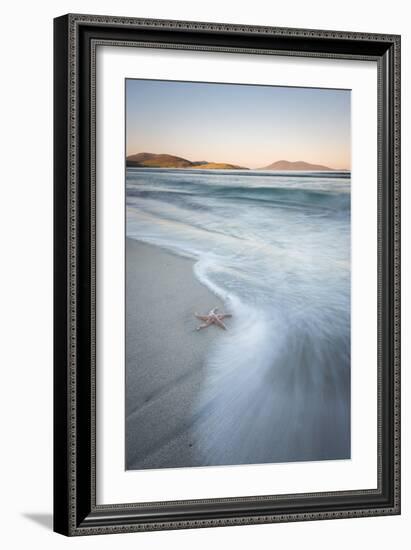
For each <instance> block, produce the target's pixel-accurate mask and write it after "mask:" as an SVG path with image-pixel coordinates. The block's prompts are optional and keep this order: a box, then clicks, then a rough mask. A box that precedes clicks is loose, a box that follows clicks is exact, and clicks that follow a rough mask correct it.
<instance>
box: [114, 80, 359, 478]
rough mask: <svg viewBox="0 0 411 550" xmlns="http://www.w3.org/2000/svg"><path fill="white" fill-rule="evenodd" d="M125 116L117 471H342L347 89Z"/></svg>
mask: <svg viewBox="0 0 411 550" xmlns="http://www.w3.org/2000/svg"><path fill="white" fill-rule="evenodd" d="M125 99H126V108H125V128H126V131H125V150H126V155H125V187H126V205H125V208H126V226H125V232H126V254H125V257H126V260H125V261H126V266H125V267H126V292H125V315H126V319H125V321H126V342H125V356H126V367H125V368H126V372H125V469H126V470H147V469H161V468H189V467H190V468H191V467H213V466H214V467H216V466H236V465H238V466H240V465H247V464H262V465H263V464H273V463H284V462H306V461H324V460H348V459H350V458H351V420H350V419H351V406H350V396H351V384H350V371H351V359H350V350H351V337H350V333H351V322H350V317H351V92H350V90H345V89H325V88H304V87H287V86H269V85H250V84H236V83H228V84H226V83H209V82H184V81H166V80H147V79H126V80H125Z"/></svg>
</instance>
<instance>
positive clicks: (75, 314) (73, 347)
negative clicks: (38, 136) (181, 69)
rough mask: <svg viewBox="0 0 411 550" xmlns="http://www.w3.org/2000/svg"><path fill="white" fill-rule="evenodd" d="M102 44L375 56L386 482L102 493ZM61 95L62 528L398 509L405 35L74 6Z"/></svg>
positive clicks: (69, 531) (59, 52)
mask: <svg viewBox="0 0 411 550" xmlns="http://www.w3.org/2000/svg"><path fill="white" fill-rule="evenodd" d="M100 44H111V45H128V46H135V47H158V48H181V49H190V50H206V51H211V50H212V51H223V52H233V53H236V52H241V53H254V54H267V55H268V54H270V55H279V54H281V55H290V56H291V55H294V56H303V57H314V56H315V57H328V58H337V59H341V58H349V59H358V60H374V61H376V62H377V64H378V114H377V113H376V116H378V373H379V374H378V387H379V388H378V427H377V428H378V462H379V463H378V478H379V479H378V488H377V489H375V490H355V491H344V492H335V493H316V494H291V495H281V496H275V495H274V496H270V495H267V496H258V497H238V498H225V499H221V498H219V499H210V500H207V501H205V500H195V501H180V502H156V503H148V504H147V503H146V504H138V503H137V504H120V505H113V506H110V505H96V499H95V487H96V476H95V458H96V455H95V399H96V395H95V375H96V372H95V313H96V311H95V277H96V271H95V245H96V230H95V192H96V189H95V140H94V138H95V76H96V75H95V69H96V67H95V53H96V48H97V47H98V45H100ZM54 102H55V103H54V135H55V138H54V212H55V214H54V216H55V217H54V239H55V245H54V246H55V248H54V258H55V260H54V273H55V275H54V282H55V297H54V304H55V305H54V308H55V309H54V315H55V331H54V350H55V351H54V530H55V531H57V532H59V533H62V534H64V535H69V536H73V535H90V534H99V533H119V532H131V531H144V530H160V529H182V528H191V527H212V526H225V525H238V524H255V523H269V522H283V521H297V520H314V519H330V518H348V517H362V516H377V515H390V514H399V513H400V225H399V224H400V37H399V36H396V35H382V34H365V33H350V32H336V31H320V30H304V29H285V28H273V27H251V26H246V25H226V24H216V23H198V22H186V21H163V20H149V19H134V18H125V17H105V16H93V15H72V14H70V15H65V16H62V17H59V18H57V19H55V20H54ZM136 497H138V496H137V495H136Z"/></svg>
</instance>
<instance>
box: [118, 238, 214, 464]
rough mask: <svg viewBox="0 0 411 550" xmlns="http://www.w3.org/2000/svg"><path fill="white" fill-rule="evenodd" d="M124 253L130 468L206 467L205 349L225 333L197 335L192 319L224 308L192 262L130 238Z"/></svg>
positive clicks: (127, 437)
mask: <svg viewBox="0 0 411 550" xmlns="http://www.w3.org/2000/svg"><path fill="white" fill-rule="evenodd" d="M126 247H127V248H126V287H127V290H126V294H127V301H126V330H127V338H126V468H127V469H144V468H165V467H168V468H175V467H186V466H201V465H203V463H202V462H201V458H200V457H196V456H195V454H194V451H193V447H192V445H193V443H192V440H193V435H194V434H193V431H192V430H193V426H194V422H193V414H194V413H193V409H194V404H195V399H196V396H197V395H198V392H199V389H200V386H201V381H202V379H203V376H204V358H205V356H206V353H207V350H208V348H209V347H210V345H212V343H213V342H215V341H216V338H219V337H221V335H222V334H224V332H223V331H222V330H221V329H219V328H218V327H216V326H215V325H212V326H210V327H208V328H207V329H205V330H201V331H199V332H198V331H197V330H196V327H197V326H198V325H199V324H200V321H198V320H197V319H196V318H195V317H194V313H195V312H199V313H205V312H208V311H209V310H210V309H212V308H213V307H221V308H223V306H222V303H221V301H220V300H219V299H218V298H217V297H216V296H214V295H213V294H212V293H211V292H210V291H209V290H208V289H207V288H206V287H204V286H203V285H202V284H201V283H199V282H198V280H197V279H196V278H195V276H194V273H193V262H192V261H191V260H189V259H185V258H181V257H178V256H175V255H173V254H171V253H169V252H167V251H165V250H163V249H161V248H158V247H155V246H151V245H147V244H144V243H141V242H139V241H136V240H133V239H129V238H128V239H127V244H126Z"/></svg>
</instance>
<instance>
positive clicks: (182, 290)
mask: <svg viewBox="0 0 411 550" xmlns="http://www.w3.org/2000/svg"><path fill="white" fill-rule="evenodd" d="M54 32H55V39H54V48H55V52H54V53H55V66H54V67H55V75H54V77H55V80H54V82H55V91H54V108H55V148H54V170H55V172H54V182H55V194H54V198H55V206H54V211H55V300H54V303H55V362H54V426H55V429H54V529H55V531H57V532H59V533H62V534H65V535H69V536H72V535H89V534H104V533H120V532H131V531H143V530H159V529H180V528H191V527H193V528H194V527H210V526H224V525H237V524H255V523H267V522H284V521H298V520H314V519H330V518H349V517H361V516H381V515H390V514H399V513H400V264H399V262H400V228H399V220H400V37H399V36H393V35H381V34H363V33H351V32H337V31H319V30H304V29H285V28H272V27H251V26H244V25H239V26H237V25H225V24H215V23H198V22H183V21H163V20H147V19H135V18H124V17H103V16H92V15H65V16H62V17H59V18H57V19H55V21H54Z"/></svg>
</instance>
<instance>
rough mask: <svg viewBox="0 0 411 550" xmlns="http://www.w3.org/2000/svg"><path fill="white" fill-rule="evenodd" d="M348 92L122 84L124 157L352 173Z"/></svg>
mask: <svg viewBox="0 0 411 550" xmlns="http://www.w3.org/2000/svg"><path fill="white" fill-rule="evenodd" d="M350 119H351V92H350V91H349V90H329V89H319V88H290V87H277V86H254V85H241V84H213V83H198V82H195V83H193V82H174V81H165V80H134V79H127V80H126V151H127V155H130V154H134V153H141V152H148V153H167V154H171V155H176V156H179V157H184V158H187V159H188V160H191V161H196V160H205V161H208V162H227V163H230V164H238V165H240V166H246V167H249V168H260V167H262V166H266V165H268V164H271V163H272V162H275V161H277V160H290V161H297V160H303V161H306V162H311V163H315V164H324V165H326V166H329V167H330V168H340V169H350V166H351V138H350V125H351V120H350Z"/></svg>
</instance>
